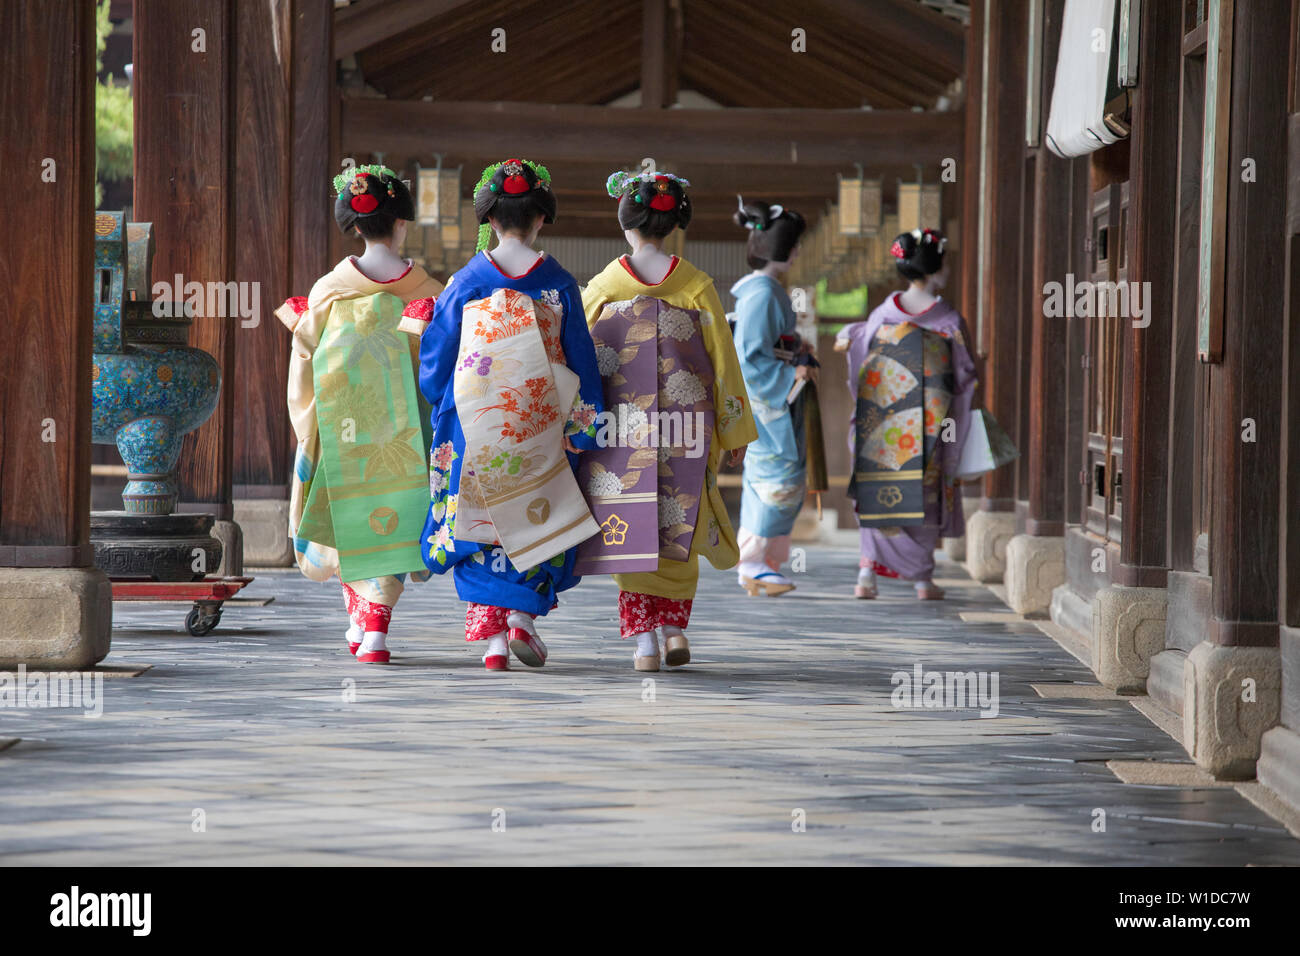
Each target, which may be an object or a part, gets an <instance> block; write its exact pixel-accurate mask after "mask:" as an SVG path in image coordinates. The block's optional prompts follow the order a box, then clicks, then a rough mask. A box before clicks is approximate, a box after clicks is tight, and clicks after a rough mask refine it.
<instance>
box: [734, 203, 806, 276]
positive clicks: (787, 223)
mask: <svg viewBox="0 0 1300 956" xmlns="http://www.w3.org/2000/svg"><path fill="white" fill-rule="evenodd" d="M736 198H737V199H738V200H739V203H740V208H739V209H738V210H736V212H735V213H734V214H733V215H732V217H731V218H732V219H734V220H735V222H736V225H737V226H743V227H744V228H746V229H748V230H749V242H748V244H747V245H746V247H745V260H746V261H747V262H748V263H749V267H750V268H751V269H761V268H763V266H765V265H767V264H768V263H769V262H787V261H789V259H790V254H791V253H792V252H794V247H795V246H797V245H798V244H799V239H800V237H802V236H803V233H804V230H805V229H806V228H807V227H808V224H807V223H806V222H804V218H803V216H801V215H799V214H798V213H797V212H795V211H794V210H793V209H786V208H784V207H782V206H769V205H768V204H767V203H765V202H745V200H744V199H743V198H741V197H739V196H737V197H736Z"/></svg>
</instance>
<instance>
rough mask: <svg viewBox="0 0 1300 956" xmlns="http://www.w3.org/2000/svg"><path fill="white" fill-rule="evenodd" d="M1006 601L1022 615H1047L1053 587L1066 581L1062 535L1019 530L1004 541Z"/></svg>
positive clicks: (1063, 539)
mask: <svg viewBox="0 0 1300 956" xmlns="http://www.w3.org/2000/svg"><path fill="white" fill-rule="evenodd" d="M1003 581H1004V582H1005V583H1006V586H1007V604H1008V606H1010V608H1011V610H1013V611H1015V612H1016V613H1018V614H1023V615H1024V616H1025V617H1046V616H1047V612H1048V609H1049V608H1050V607H1051V604H1052V591H1053V589H1054V588H1057V587H1059V586H1060V585H1062V584H1064V583H1065V538H1063V537H1061V538H1036V537H1033V536H1031V535H1027V534H1018V535H1016V536H1015V537H1014V538H1012V539H1011V540H1010V541H1009V542H1007V567H1006V573H1005V575H1004V577H1003Z"/></svg>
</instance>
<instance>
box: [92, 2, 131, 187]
mask: <svg viewBox="0 0 1300 956" xmlns="http://www.w3.org/2000/svg"><path fill="white" fill-rule="evenodd" d="M96 14H97V15H96V18H95V71H96V73H98V72H99V70H100V69H102V68H103V64H104V48H105V47H106V46H107V45H108V35H109V33H111V32H112V30H113V27H112V24H110V23H109V21H108V0H100V2H99V7H98V9H97V11H96ZM112 80H113V77H112V76H111V75H110V76H109V77H108V79H107V80H106V81H103V82H100V81H96V83H95V205H96V206H98V205H99V204H100V202H102V201H103V198H104V189H103V186H102V185H101V183H102V182H104V181H107V180H121V179H129V178H130V176H131V168H132V163H133V160H132V155H133V146H134V130H133V126H132V118H133V110H132V106H131V93H130V90H129V89H127V88H126V87H124V86H113V85H112Z"/></svg>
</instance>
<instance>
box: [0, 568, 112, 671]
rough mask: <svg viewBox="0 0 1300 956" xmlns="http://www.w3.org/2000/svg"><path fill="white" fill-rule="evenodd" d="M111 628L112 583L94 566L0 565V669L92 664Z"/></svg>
mask: <svg viewBox="0 0 1300 956" xmlns="http://www.w3.org/2000/svg"><path fill="white" fill-rule="evenodd" d="M112 628H113V589H112V586H111V585H110V584H109V583H108V576H107V575H105V574H104V572H103V571H100V570H99V569H98V568H0V669H4V670H11V669H13V668H15V667H17V666H18V665H19V664H25V665H26V666H27V667H28V668H29V669H31V670H73V669H80V668H86V667H93V666H94V665H95V664H97V663H99V662H100V661H102V660H103V659H104V658H105V657H106V656H108V643H109V635H110V634H111V632H112Z"/></svg>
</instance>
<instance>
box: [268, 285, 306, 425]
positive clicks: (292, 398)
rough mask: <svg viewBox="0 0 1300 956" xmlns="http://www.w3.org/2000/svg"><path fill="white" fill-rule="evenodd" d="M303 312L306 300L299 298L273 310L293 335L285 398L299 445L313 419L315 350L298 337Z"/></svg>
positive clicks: (295, 297)
mask: <svg viewBox="0 0 1300 956" xmlns="http://www.w3.org/2000/svg"><path fill="white" fill-rule="evenodd" d="M306 313H307V297H306V296H301V295H299V296H294V297H293V298H292V299H289V300H288V301H287V302H285V303H284V305H282V306H280V307H279V308H278V309H276V310H275V317H276V318H278V319H279V320H280V321H281V322H283V323H284V325H285V327H286V328H288V330H289V331H290V332H291V333H293V341H292V342H291V343H290V346H289V387H288V389H287V393H286V396H285V398H286V401H287V403H288V406H289V421H290V422H291V423H292V425H293V433H294V435H295V437H297V439H298V441H300V442H304V441H306V440H307V439H308V438H309V437H310V436H311V434H312V433H313V432H314V431H315V429H314V428H313V427H312V426H313V423H314V419H315V417H316V380H315V374H314V372H313V369H312V357H313V355H314V354H315V351H316V350H315V347H314V346H312V345H309V344H308V343H306V342H304V341H303V339H302V337H301V336H300V335H298V327H299V325H301V323H302V317H303V316H304V315H305V314H306Z"/></svg>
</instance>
